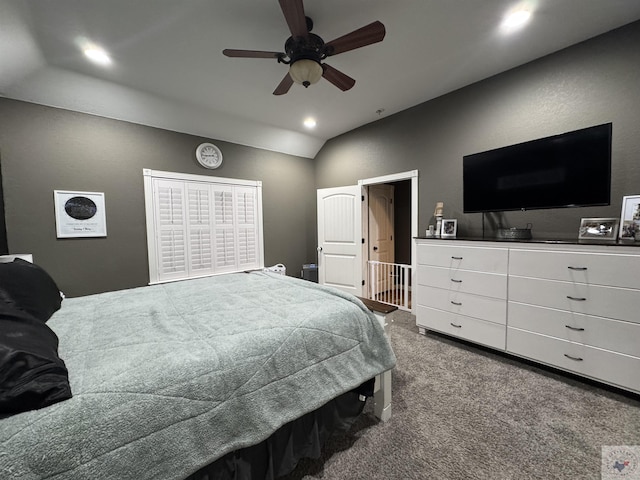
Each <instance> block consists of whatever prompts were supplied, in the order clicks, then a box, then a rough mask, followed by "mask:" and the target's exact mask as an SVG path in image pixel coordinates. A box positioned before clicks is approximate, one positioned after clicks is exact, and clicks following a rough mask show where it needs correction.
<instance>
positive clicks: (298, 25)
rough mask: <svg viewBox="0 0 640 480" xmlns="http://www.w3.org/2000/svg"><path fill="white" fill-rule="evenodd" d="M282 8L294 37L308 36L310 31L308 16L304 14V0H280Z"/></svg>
mask: <svg viewBox="0 0 640 480" xmlns="http://www.w3.org/2000/svg"><path fill="white" fill-rule="evenodd" d="M278 1H279V3H280V8H281V9H282V13H283V14H284V19H285V20H286V21H287V25H288V26H289V30H290V31H291V35H292V36H293V37H306V36H307V34H308V33H309V30H307V17H305V15H304V5H303V4H302V0H278Z"/></svg>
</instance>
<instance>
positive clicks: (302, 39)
mask: <svg viewBox="0 0 640 480" xmlns="http://www.w3.org/2000/svg"><path fill="white" fill-rule="evenodd" d="M278 2H279V3H280V8H281V9H282V13H283V14H284V18H285V20H286V22H287V25H288V26H289V30H290V31H291V36H290V37H289V38H288V39H287V41H286V42H285V44H284V52H266V51H261V50H232V49H228V48H227V49H225V50H223V51H222V53H223V54H224V55H226V56H227V57H241V58H275V59H276V60H277V61H278V63H284V64H286V65H289V72H287V74H286V75H285V77H284V78H283V79H282V81H281V82H280V84H279V85H278V86H277V87H276V89H275V90H274V91H273V94H274V95H283V94H285V93H287V92H288V91H289V89H290V88H291V86H292V85H293V83H294V82H295V83H300V84H301V85H304V86H305V87H308V86H309V85H311V84H314V83H316V82H317V81H318V80H320V78H325V79H326V80H328V81H329V82H331V83H332V84H333V85H335V86H336V87H338V88H339V89H340V90H342V91H346V90H349V89H350V88H351V87H353V86H354V85H355V83H356V81H355V80H354V79H353V78H351V77H350V76H348V75H346V74H344V73H342V72H341V71H339V70H337V69H335V68H333V67H332V66H331V65H328V64H326V63H322V61H323V60H324V59H325V58H327V57H330V56H332V55H337V54H339V53H343V52H348V51H349V50H355V49H356V48H360V47H364V46H367V45H370V44H372V43H377V42H381V41H382V39H383V38H384V35H385V33H386V32H385V28H384V25H383V24H382V23H381V22H378V21H376V22H373V23H370V24H369V25H366V26H364V27H362V28H359V29H357V30H354V31H353V32H351V33H347V34H346V35H343V36H342V37H339V38H336V39H335V40H332V41H330V42H327V43H325V42H324V40H322V38H320V37H319V36H318V35H316V34H314V33H311V30H312V29H313V21H312V20H311V19H310V18H309V17H307V16H305V14H304V6H303V4H302V0H278Z"/></svg>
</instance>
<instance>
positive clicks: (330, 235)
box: [318, 185, 363, 296]
mask: <svg viewBox="0 0 640 480" xmlns="http://www.w3.org/2000/svg"><path fill="white" fill-rule="evenodd" d="M362 194H363V192H362V187H360V186H359V185H353V186H347V187H335V188H323V189H319V190H318V282H319V283H320V284H322V285H330V286H332V287H336V288H339V289H340V290H343V291H345V292H348V293H351V294H353V295H356V296H361V295H362V280H363V274H362V249H363V247H362V239H363V236H362Z"/></svg>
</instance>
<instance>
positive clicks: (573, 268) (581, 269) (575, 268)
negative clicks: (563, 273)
mask: <svg viewBox="0 0 640 480" xmlns="http://www.w3.org/2000/svg"><path fill="white" fill-rule="evenodd" d="M567 268H568V269H569V270H579V271H581V272H583V271H585V270H586V269H587V267H567Z"/></svg>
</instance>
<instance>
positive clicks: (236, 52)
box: [222, 48, 284, 58]
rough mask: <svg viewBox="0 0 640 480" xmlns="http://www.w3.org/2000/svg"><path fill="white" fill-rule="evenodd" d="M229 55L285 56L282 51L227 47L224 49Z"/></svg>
mask: <svg viewBox="0 0 640 480" xmlns="http://www.w3.org/2000/svg"><path fill="white" fill-rule="evenodd" d="M222 53H223V54H225V55H226V56H227V57H234V58H236V57H240V58H278V57H279V56H281V55H282V56H284V53H282V52H265V51H262V50H233V49H230V48H225V49H224V50H223V51H222Z"/></svg>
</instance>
